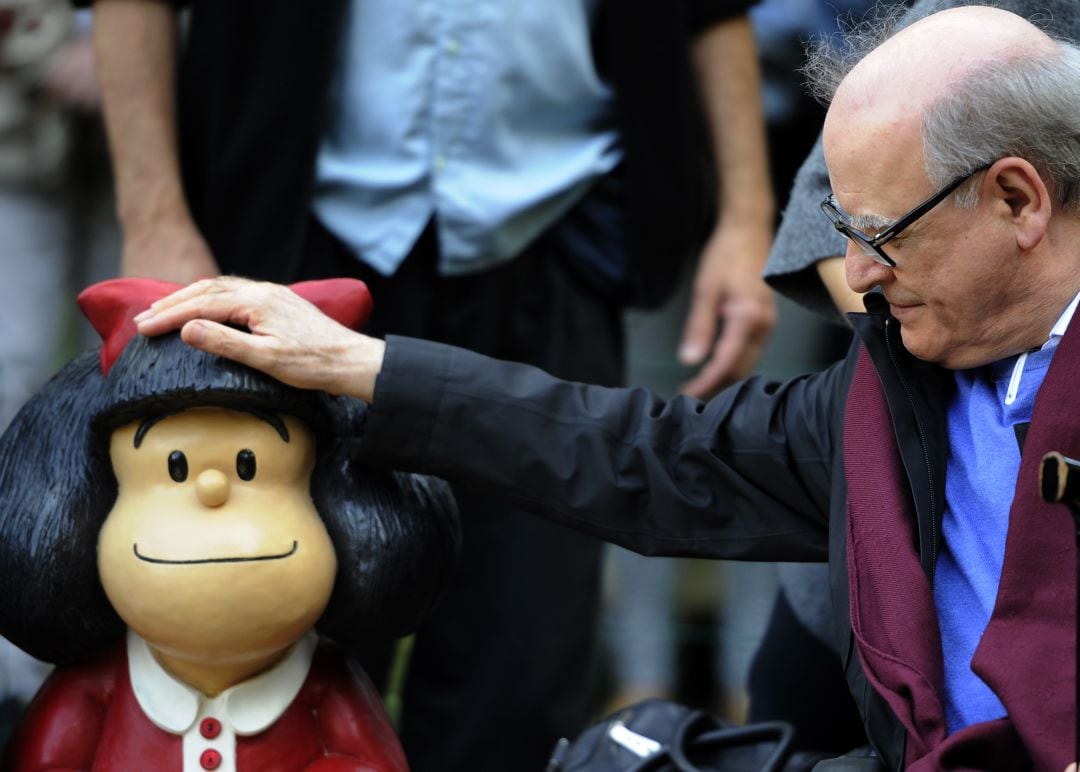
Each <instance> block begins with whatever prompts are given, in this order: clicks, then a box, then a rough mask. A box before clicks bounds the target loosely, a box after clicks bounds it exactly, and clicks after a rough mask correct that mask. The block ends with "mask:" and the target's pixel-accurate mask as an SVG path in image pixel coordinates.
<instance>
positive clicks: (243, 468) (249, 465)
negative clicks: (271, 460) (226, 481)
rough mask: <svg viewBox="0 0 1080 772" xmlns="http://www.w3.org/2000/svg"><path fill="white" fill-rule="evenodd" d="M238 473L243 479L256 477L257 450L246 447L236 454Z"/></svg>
mask: <svg viewBox="0 0 1080 772" xmlns="http://www.w3.org/2000/svg"><path fill="white" fill-rule="evenodd" d="M236 474H238V475H239V476H240V479H241V480H251V479H253V478H254V477H255V452H254V451H251V450H248V449H247V448H245V449H244V450H241V451H240V452H239V453H237V454H236Z"/></svg>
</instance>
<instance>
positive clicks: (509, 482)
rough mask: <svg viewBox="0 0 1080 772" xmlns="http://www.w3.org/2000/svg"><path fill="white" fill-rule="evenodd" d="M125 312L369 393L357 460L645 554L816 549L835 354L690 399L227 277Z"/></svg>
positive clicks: (251, 360)
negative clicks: (381, 327)
mask: <svg viewBox="0 0 1080 772" xmlns="http://www.w3.org/2000/svg"><path fill="white" fill-rule="evenodd" d="M136 319H137V320H138V322H137V323H138V325H139V331H140V332H141V333H143V334H146V335H155V334H159V333H164V332H167V331H169V330H174V329H177V328H180V329H181V335H182V336H183V339H184V340H185V341H187V342H188V343H190V344H192V345H194V346H196V347H197V348H200V349H203V350H205V351H208V352H209V353H212V354H217V355H221V356H225V357H228V358H230V359H234V360H237V361H239V362H242V363H244V364H246V365H248V366H251V367H254V368H256V369H260V370H262V371H264V372H266V373H268V374H269V375H271V376H274V377H276V378H278V379H280V380H283V381H285V382H286V383H289V384H292V385H293V386H297V387H301V388H317V389H323V390H326V391H329V392H332V393H336V394H345V395H350V396H353V397H357V398H359V399H362V400H365V401H368V402H371V403H372V405H373V407H372V410H371V411H370V412H368V414H367V420H366V422H365V424H364V430H363V436H362V437H361V438H360V445H359V446H358V453H359V458H361V459H363V460H364V461H365V462H368V463H376V464H379V465H384V466H389V467H393V468H396V469H401V470H403V471H415V472H424V473H427V474H433V475H436V476H439V477H443V478H445V479H447V480H452V481H454V482H456V483H459V484H462V485H465V486H468V487H470V488H472V489H474V490H480V491H487V492H490V493H491V494H492V495H497V496H500V497H503V498H506V499H509V500H513V501H515V502H516V503H517V504H519V505H520V506H522V507H524V508H526V509H530V510H532V511H534V512H537V513H538V514H541V515H543V516H544V517H547V518H549V519H551V520H553V521H556V522H560V523H563V524H565V525H569V526H570V527H573V528H575V529H578V530H581V531H584V532H586V533H589V534H592V535H594V536H598V537H599V538H602V539H605V540H608V541H612V542H614V543H616V544H621V545H623V546H625V547H628V548H629V549H633V550H637V551H639V552H643V553H646V554H673V555H696V556H711V557H727V558H744V559H745V558H753V559H767V560H821V559H824V557H825V545H826V533H825V531H826V528H825V523H826V520H827V514H826V513H827V509H828V499H829V487H830V484H831V479H832V474H831V465H832V461H833V456H834V453H835V448H836V435H837V422H836V416H837V415H839V414H840V410H839V408H840V406H841V404H842V401H843V395H844V389H843V383H845V382H846V378H848V377H849V375H850V374H849V372H848V370H847V369H846V363H844V365H845V366H840V367H835V368H832V369H831V370H830V371H828V372H826V373H823V374H821V375H819V376H814V377H810V378H801V379H795V380H794V381H792V382H790V383H788V384H784V385H779V384H775V383H768V382H766V381H765V380H763V379H760V378H759V379H751V380H750V381H745V382H743V383H741V384H739V385H737V386H734V387H732V388H731V389H728V390H727V391H725V392H723V393H722V394H721V395H719V396H718V397H716V398H714V399H713V400H711V401H710V402H709V403H708V404H706V405H703V404H701V403H700V402H698V401H696V400H693V399H689V398H687V397H676V398H675V399H672V400H669V401H665V400H662V399H660V398H659V397H657V396H656V395H654V394H651V393H649V392H648V391H646V390H644V389H612V388H605V387H601V386H593V385H588V384H581V383H572V382H569V381H563V380H559V379H557V378H553V377H552V376H550V375H548V374H547V373H544V372H542V371H541V370H538V369H537V368H534V367H530V366H528V365H522V364H515V363H509V362H501V361H499V360H496V359H491V358H489V357H484V356H481V355H479V354H474V353H471V352H468V351H465V350H463V349H458V348H454V347H451V346H445V345H440V344H437V343H428V342H425V341H421V340H414V339H409V338H390V339H388V340H387V343H386V344H385V345H384V344H383V343H382V341H378V340H375V339H373V338H370V337H367V336H364V335H361V334H359V333H355V332H353V331H351V330H349V329H346V328H345V327H342V326H341V325H338V324H337V323H336V322H333V321H331V320H330V319H329V318H328V317H326V316H324V315H323V314H322V313H321V312H320V311H319V310H318V309H316V308H315V307H314V306H311V305H310V304H308V303H307V302H306V301H304V300H302V299H301V298H300V297H299V296H297V295H296V294H294V293H293V292H292V291H291V290H290V289H288V288H286V287H282V286H280V285H273V284H265V283H256V282H251V281H248V280H245V279H238V278H235V277H221V278H218V279H213V280H209V281H203V282H197V283H196V284H194V285H192V286H191V287H188V288H185V289H183V290H180V291H179V292H177V293H175V294H174V295H172V296H170V297H168V298H165V299H163V300H161V301H158V302H157V303H155V304H154V305H153V306H151V309H150V311H149V312H148V313H146V314H141V315H139V316H138V317H136ZM224 323H230V324H233V325H238V326H242V327H246V328H247V329H248V330H250V332H243V331H240V330H237V329H234V328H232V327H229V326H226V324H224ZM852 361H854V360H852Z"/></svg>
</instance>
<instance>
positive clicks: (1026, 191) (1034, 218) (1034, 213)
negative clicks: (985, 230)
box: [983, 156, 1053, 251]
mask: <svg viewBox="0 0 1080 772" xmlns="http://www.w3.org/2000/svg"><path fill="white" fill-rule="evenodd" d="M983 195H985V196H986V197H987V198H988V199H989V200H990V201H991V202H993V205H994V211H995V212H1000V214H1001V216H1002V217H1003V218H1005V219H1007V220H1008V224H1009V226H1010V227H1011V228H1012V229H1013V232H1014V233H1015V234H1016V244H1017V246H1018V247H1020V249H1022V250H1024V251H1028V250H1031V249H1034V248H1035V247H1037V246H1038V245H1039V243H1040V242H1041V241H1042V240H1043V237H1044V236H1045V235H1046V230H1047V228H1048V227H1049V225H1050V215H1051V213H1052V211H1053V202H1052V201H1051V197H1050V191H1049V190H1048V189H1047V187H1046V183H1045V182H1043V179H1042V176H1041V175H1040V174H1039V172H1038V171H1036V169H1035V167H1034V166H1032V165H1031V163H1029V162H1028V161H1025V160H1024V159H1023V158H1017V157H1015V156H1011V157H1008V158H1002V159H1000V160H998V161H997V162H995V163H994V165H993V166H991V167H990V169H989V170H988V171H987V172H986V178H985V179H984V181H983Z"/></svg>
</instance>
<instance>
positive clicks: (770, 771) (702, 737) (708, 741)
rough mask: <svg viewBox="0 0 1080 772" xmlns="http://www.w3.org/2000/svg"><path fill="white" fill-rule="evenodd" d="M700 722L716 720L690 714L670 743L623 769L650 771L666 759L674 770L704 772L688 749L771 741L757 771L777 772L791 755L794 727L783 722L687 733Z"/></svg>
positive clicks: (701, 714) (635, 771) (706, 748)
mask: <svg viewBox="0 0 1080 772" xmlns="http://www.w3.org/2000/svg"><path fill="white" fill-rule="evenodd" d="M700 725H709V726H716V719H715V718H713V717H712V716H710V715H709V714H707V713H704V712H702V711H700V710H698V711H694V712H693V713H691V714H690V715H689V716H688V717H687V718H686V719H685V720H684V721H683V722H682V723H681V724H680V725H679V727H678V729H676V731H675V735H674V736H673V737H672V740H671V744H670V745H669V746H667V747H665V748H664V749H663V750H661V751H658V752H657V753H654V754H653V755H652V756H649V757H648V758H647V759H643V760H642V761H641V763H640V764H637V765H635V766H634V767H632V768H630V769H629V770H627V772H654V770H657V769H659V768H660V767H661V766H662V765H663V764H666V763H668V762H670V763H671V765H672V766H673V767H674V768H675V770H676V772H708V770H704V769H702V768H701V767H698V766H697V765H696V764H694V763H693V762H692V761H690V758H689V756H688V755H687V754H688V753H690V752H696V751H702V750H708V749H712V748H722V747H724V746H726V745H739V744H743V743H754V742H762V741H767V740H772V741H774V742H775V743H776V748H775V749H774V750H773V752H772V753H771V754H770V755H769V757H768V758H767V759H766V760H765V761H764V762H763V764H762V767H761V772H781V770H782V769H783V767H784V763H785V762H786V761H787V759H788V756H790V754H791V750H792V745H793V743H794V740H795V730H794V728H793V727H792V726H791V725H790V724H788V723H785V722H783V721H766V722H760V723H756V724H751V725H749V726H737V727H728V728H722V729H712V730H710V731H707V732H702V733H701V734H698V735H691V730H693V729H695V728H696V727H699V726H700Z"/></svg>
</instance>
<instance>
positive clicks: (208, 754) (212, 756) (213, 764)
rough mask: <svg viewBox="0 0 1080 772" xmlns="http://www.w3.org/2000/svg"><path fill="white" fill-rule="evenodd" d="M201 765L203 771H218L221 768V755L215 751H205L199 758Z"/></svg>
mask: <svg viewBox="0 0 1080 772" xmlns="http://www.w3.org/2000/svg"><path fill="white" fill-rule="evenodd" d="M199 763H200V764H202V768H203V769H217V768H218V767H220V766H221V754H220V753H218V752H217V751H215V750H213V749H211V750H208V751H203V752H202V755H201V756H199Z"/></svg>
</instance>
